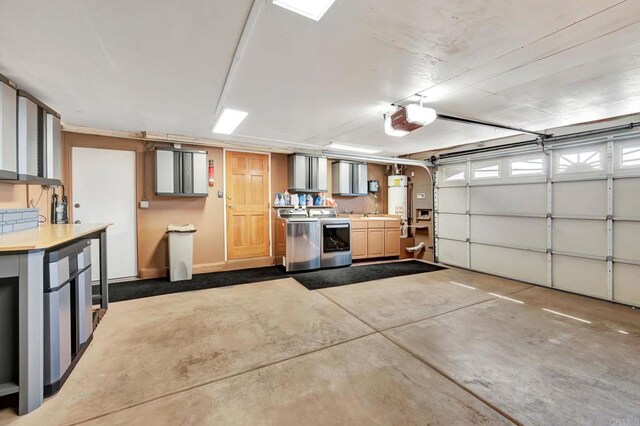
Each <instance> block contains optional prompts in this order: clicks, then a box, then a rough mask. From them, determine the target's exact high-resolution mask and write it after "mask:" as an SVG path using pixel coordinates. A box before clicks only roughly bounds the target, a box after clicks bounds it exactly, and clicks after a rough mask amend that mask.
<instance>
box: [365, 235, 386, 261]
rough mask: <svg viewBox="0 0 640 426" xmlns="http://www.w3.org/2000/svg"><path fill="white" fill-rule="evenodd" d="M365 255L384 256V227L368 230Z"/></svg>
mask: <svg viewBox="0 0 640 426" xmlns="http://www.w3.org/2000/svg"><path fill="white" fill-rule="evenodd" d="M367 240H368V241H367V257H383V256H384V228H375V229H369V230H368V238H367Z"/></svg>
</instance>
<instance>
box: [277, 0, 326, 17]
mask: <svg viewBox="0 0 640 426" xmlns="http://www.w3.org/2000/svg"><path fill="white" fill-rule="evenodd" d="M334 1H335V0H273V4H275V5H276V6H280V7H284V8H285V9H288V10H290V11H292V12H295V13H297V14H300V15H302V16H305V17H307V18H310V19H313V20H314V21H319V20H320V18H322V16H323V15H324V14H325V12H326V11H327V10H329V8H330V7H331V5H332V4H333V2H334Z"/></svg>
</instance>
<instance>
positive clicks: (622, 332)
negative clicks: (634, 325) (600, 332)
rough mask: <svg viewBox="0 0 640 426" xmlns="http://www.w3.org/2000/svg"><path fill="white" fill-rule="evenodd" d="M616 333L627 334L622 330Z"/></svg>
mask: <svg viewBox="0 0 640 426" xmlns="http://www.w3.org/2000/svg"><path fill="white" fill-rule="evenodd" d="M618 332H619V333H622V334H629V333H628V332H626V331H624V330H618Z"/></svg>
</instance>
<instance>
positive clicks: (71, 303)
mask: <svg viewBox="0 0 640 426" xmlns="http://www.w3.org/2000/svg"><path fill="white" fill-rule="evenodd" d="M44 278H45V279H44V394H45V396H48V395H51V394H53V393H55V392H57V391H58V390H59V389H60V387H61V386H62V384H63V383H64V381H65V380H66V378H67V377H68V375H69V373H70V372H71V369H72V368H70V367H71V366H72V364H73V360H74V358H76V357H77V356H79V354H81V352H82V351H83V350H84V348H85V347H86V346H87V344H88V342H89V340H90V338H91V335H92V333H93V321H92V319H93V318H92V311H91V307H92V295H91V240H88V239H87V240H82V241H78V242H77V243H74V244H71V245H68V246H65V247H63V248H61V249H57V250H54V251H50V252H47V253H45V268H44Z"/></svg>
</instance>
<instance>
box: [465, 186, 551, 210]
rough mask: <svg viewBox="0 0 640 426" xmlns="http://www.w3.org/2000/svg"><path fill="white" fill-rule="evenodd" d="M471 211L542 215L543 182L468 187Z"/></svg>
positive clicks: (545, 189) (543, 205) (544, 203)
mask: <svg viewBox="0 0 640 426" xmlns="http://www.w3.org/2000/svg"><path fill="white" fill-rule="evenodd" d="M470 191H471V194H470V199H471V213H498V214H500V213H502V214H531V215H544V214H546V213H547V187H546V185H545V184H539V183H536V184H531V185H501V186H478V187H471V188H470Z"/></svg>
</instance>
